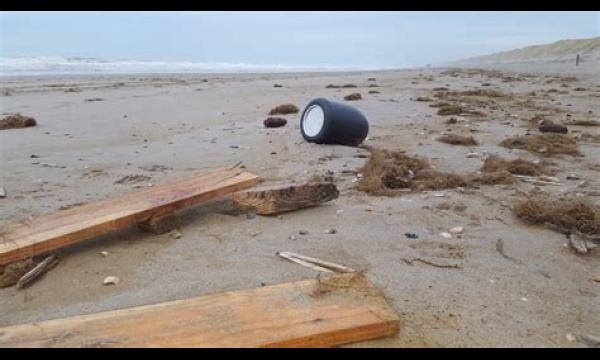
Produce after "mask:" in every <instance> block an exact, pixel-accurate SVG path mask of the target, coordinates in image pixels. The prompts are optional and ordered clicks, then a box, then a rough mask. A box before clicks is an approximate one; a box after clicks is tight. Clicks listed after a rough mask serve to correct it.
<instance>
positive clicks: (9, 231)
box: [0, 168, 258, 266]
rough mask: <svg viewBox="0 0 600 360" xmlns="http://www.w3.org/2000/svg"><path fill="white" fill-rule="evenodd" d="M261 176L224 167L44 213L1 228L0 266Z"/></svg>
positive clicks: (217, 194) (226, 191) (211, 196)
mask: <svg viewBox="0 0 600 360" xmlns="http://www.w3.org/2000/svg"><path fill="white" fill-rule="evenodd" d="M257 182H258V177H257V176H256V175H253V174H251V173H248V172H245V171H241V170H240V169H236V168H222V169H216V170H212V171H208V172H205V173H202V174H198V175H194V176H191V177H188V178H184V179H180V180H177V181H174V182H171V183H168V184H165V185H161V186H155V187H152V188H147V189H144V190H140V191H136V192H132V193H129V194H125V195H123V196H120V197H117V198H114V199H110V200H105V201H98V202H95V203H90V204H86V205H82V206H78V207H76V208H72V209H69V210H65V211H58V212H55V213H52V214H48V215H43V216H40V217H38V218H34V219H33V220H28V221H25V222H22V223H18V224H13V225H9V226H7V227H5V228H4V229H2V231H1V232H0V266H2V265H6V264H9V263H11V262H14V261H17V260H21V259H26V258H28V257H32V256H34V255H37V254H41V253H45V252H48V251H50V250H54V249H57V248H60V247H63V246H66V245H70V244H73V243H76V242H79V241H82V240H86V239H89V238H92V237H94V236H98V235H102V234H105V233H108V232H110V231H113V230H117V229H121V228H123V227H126V226H130V225H133V224H136V223H142V222H146V221H148V220H149V219H151V218H153V217H158V216H161V215H165V214H168V213H170V212H173V211H175V210H178V209H181V208H185V207H189V206H192V205H195V204H197V203H200V202H204V201H208V200H211V199H214V198H217V197H220V196H223V195H226V194H229V193H232V192H235V191H239V190H244V189H247V188H249V187H251V186H253V185H255V184H256V183H257Z"/></svg>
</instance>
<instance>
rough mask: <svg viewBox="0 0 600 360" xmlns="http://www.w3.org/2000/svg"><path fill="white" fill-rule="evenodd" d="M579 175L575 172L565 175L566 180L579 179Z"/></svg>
mask: <svg viewBox="0 0 600 360" xmlns="http://www.w3.org/2000/svg"><path fill="white" fill-rule="evenodd" d="M579 179H580V177H579V175H577V174H575V173H570V174H568V175H567V180H579Z"/></svg>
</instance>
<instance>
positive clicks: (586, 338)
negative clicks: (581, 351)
mask: <svg viewBox="0 0 600 360" xmlns="http://www.w3.org/2000/svg"><path fill="white" fill-rule="evenodd" d="M575 338H576V339H577V341H579V342H580V343H582V344H584V345H587V346H589V347H591V348H600V337H598V336H593V335H576V336H575Z"/></svg>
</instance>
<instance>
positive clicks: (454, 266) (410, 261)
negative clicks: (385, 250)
mask: <svg viewBox="0 0 600 360" xmlns="http://www.w3.org/2000/svg"><path fill="white" fill-rule="evenodd" d="M400 260H402V261H404V262H405V263H406V264H408V265H412V264H413V263H414V262H415V261H418V262H421V263H423V264H425V265H431V266H434V267H438V268H444V269H462V265H460V264H446V263H444V264H442V263H437V262H433V261H430V260H427V259H423V258H420V257H413V258H410V259H405V258H400Z"/></svg>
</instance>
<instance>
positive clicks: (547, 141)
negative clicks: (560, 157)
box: [499, 133, 581, 156]
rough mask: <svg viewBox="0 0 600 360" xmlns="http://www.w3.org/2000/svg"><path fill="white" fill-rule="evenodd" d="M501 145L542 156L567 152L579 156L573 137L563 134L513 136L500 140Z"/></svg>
mask: <svg viewBox="0 0 600 360" xmlns="http://www.w3.org/2000/svg"><path fill="white" fill-rule="evenodd" d="M499 145H500V146H502V147H505V148H509V149H522V150H527V151H530V152H533V153H538V154H541V155H544V156H552V155H557V154H567V155H571V156H579V155H581V153H580V152H579V149H578V147H577V142H576V141H575V139H574V138H573V137H571V136H569V135H565V134H552V133H550V134H540V135H529V136H515V137H511V138H507V139H505V140H503V141H502V142H500V144H499Z"/></svg>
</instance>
